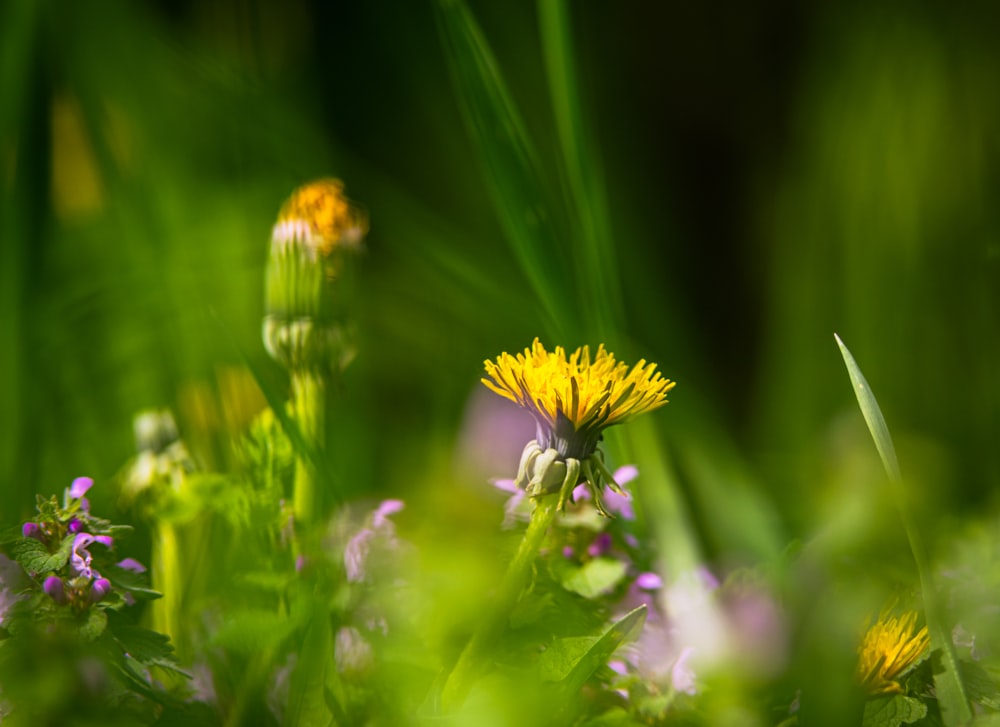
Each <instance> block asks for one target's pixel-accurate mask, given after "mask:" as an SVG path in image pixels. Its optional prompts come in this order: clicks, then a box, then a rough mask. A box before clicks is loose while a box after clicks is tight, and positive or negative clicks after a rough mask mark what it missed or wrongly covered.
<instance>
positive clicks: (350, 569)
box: [344, 500, 405, 583]
mask: <svg viewBox="0 0 1000 727" xmlns="http://www.w3.org/2000/svg"><path fill="white" fill-rule="evenodd" d="M404 506H405V505H404V504H403V501H402V500H384V501H383V502H382V503H381V504H379V506H378V507H377V508H376V509H375V511H374V512H373V513H372V516H371V526H370V527H364V528H361V530H359V531H358V532H357V533H355V534H354V536H353V537H352V538H351V539H350V540H348V541H347V546H346V547H345V548H344V570H345V571H346V572H347V580H348V582H350V583H360V582H361V581H363V580H364V579H365V575H366V566H367V563H368V559H369V554H370V552H371V548H372V545H373V544H374V543H375V541H376V538H378V539H379V540H380V541H382V542H383V543H384V544H385V545H387V546H389V547H390V548H392V547H394V546H395V545H396V532H395V531H396V528H395V525H394V524H393V522H392V520H390V519H389V515H392V514H393V513H397V512H399V511H400V510H402V509H403V507H404Z"/></svg>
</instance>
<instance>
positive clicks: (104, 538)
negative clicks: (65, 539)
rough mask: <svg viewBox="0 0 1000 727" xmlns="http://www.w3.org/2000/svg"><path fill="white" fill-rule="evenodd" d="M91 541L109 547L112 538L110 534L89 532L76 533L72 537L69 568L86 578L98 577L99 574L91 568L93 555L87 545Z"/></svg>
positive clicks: (112, 541)
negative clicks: (92, 533)
mask: <svg viewBox="0 0 1000 727" xmlns="http://www.w3.org/2000/svg"><path fill="white" fill-rule="evenodd" d="M92 543H100V544H101V545H103V546H104V547H105V548H111V546H112V545H113V544H114V539H113V538H112V537H111V536H110V535H91V534H90V533H77V534H76V537H75V538H74V539H73V552H72V555H70V559H69V562H70V568H72V570H73V572H74V574H76V575H78V576H86V577H87V578H100V577H101V574H100V573H98V572H97V571H96V570H94V569H93V567H92V565H91V564H92V563H93V561H94V559H93V557H92V556H91V555H90V551H88V550H87V546H88V545H90V544H92Z"/></svg>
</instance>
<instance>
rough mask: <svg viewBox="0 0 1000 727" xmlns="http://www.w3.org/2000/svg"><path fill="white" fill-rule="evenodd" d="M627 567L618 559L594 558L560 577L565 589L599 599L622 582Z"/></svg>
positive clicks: (561, 574)
mask: <svg viewBox="0 0 1000 727" xmlns="http://www.w3.org/2000/svg"><path fill="white" fill-rule="evenodd" d="M626 570H627V566H626V565H625V563H623V562H622V561H620V560H618V559H617V558H594V559H593V560H590V561H587V562H586V563H584V564H583V565H582V566H580V567H578V568H570V569H568V570H566V571H564V572H562V573H560V575H559V579H560V581H561V582H562V585H563V587H564V588H565V589H566V590H568V591H573V592H574V593H579V594H580V595H581V596H584V597H585V598H597V597H598V596H601V595H604V594H605V593H608V592H609V591H612V590H614V588H615V586H617V585H618V584H619V583H621V582H622V579H623V578H624V577H625V572H626Z"/></svg>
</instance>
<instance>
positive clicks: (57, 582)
mask: <svg viewBox="0 0 1000 727" xmlns="http://www.w3.org/2000/svg"><path fill="white" fill-rule="evenodd" d="M42 590H43V591H45V592H46V593H47V594H49V596H50V597H51V598H52V600H53V601H55V602H56V603H58V604H60V605H62V604H65V603H67V602H68V601H69V599H68V598H66V586H65V585H64V584H63V582H62V578H60V577H59V576H49V577H48V578H46V579H45V583H43V584H42Z"/></svg>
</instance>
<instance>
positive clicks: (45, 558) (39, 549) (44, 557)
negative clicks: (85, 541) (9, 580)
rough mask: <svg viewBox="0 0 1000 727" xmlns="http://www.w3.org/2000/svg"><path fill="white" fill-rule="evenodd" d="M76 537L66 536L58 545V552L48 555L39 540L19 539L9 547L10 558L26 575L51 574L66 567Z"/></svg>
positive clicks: (47, 551) (47, 550) (46, 549)
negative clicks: (19, 565) (18, 564)
mask: <svg viewBox="0 0 1000 727" xmlns="http://www.w3.org/2000/svg"><path fill="white" fill-rule="evenodd" d="M75 537H76V536H74V535H67V536H66V537H65V538H63V541H62V543H60V544H59V550H57V551H56V552H55V553H50V552H49V549H48V548H46V547H45V544H44V543H42V542H41V541H40V540H35V539H34V538H21V540H19V541H18V542H16V543H14V544H13V545H12V546H11V547H10V554H11V557H12V558H13V559H14V560H16V561H17V562H18V563H20V564H21V567H22V568H24V570H26V571H27V572H28V573H51V572H52V571H57V570H59V569H60V568H62V567H63V566H64V565H66V562H67V561H68V560H69V555H70V553H71V552H72V551H73V540H74V539H75Z"/></svg>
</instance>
